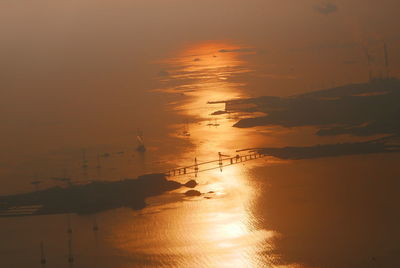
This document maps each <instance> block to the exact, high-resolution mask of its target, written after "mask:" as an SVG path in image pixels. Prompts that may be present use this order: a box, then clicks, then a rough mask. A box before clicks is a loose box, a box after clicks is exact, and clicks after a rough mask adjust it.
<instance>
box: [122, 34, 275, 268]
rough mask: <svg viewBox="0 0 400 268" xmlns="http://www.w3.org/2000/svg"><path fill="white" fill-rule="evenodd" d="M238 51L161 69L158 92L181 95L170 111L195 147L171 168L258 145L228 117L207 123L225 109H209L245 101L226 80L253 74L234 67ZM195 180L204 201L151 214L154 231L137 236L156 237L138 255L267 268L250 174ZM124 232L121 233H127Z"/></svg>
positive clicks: (218, 50)
mask: <svg viewBox="0 0 400 268" xmlns="http://www.w3.org/2000/svg"><path fill="white" fill-rule="evenodd" d="M240 48H241V47H240V46H237V45H232V44H229V43H224V42H221V43H216V42H212V43H202V44H199V45H195V46H191V47H189V48H187V49H185V50H184V51H182V52H180V53H179V54H178V56H177V57H175V58H172V59H168V60H165V61H164V62H163V64H164V65H165V66H166V67H167V71H163V76H162V77H161V78H160V80H161V81H162V82H163V83H164V87H163V88H162V91H164V92H170V93H178V94H183V95H184V98H182V99H181V101H180V102H177V103H174V105H172V108H173V110H174V111H175V112H176V113H178V114H180V115H182V116H183V117H185V118H188V119H190V123H188V125H189V126H188V127H189V129H190V131H189V132H190V136H189V135H186V137H182V138H188V139H189V140H190V142H191V144H193V145H194V146H193V148H189V149H187V150H186V152H184V153H183V154H184V155H183V157H179V159H184V160H182V161H180V160H175V161H178V162H176V163H175V165H178V166H185V165H190V164H192V162H191V161H193V160H192V159H194V157H197V159H198V160H199V161H207V160H214V159H216V158H217V156H218V155H217V154H218V152H223V153H224V154H228V155H235V154H236V152H235V150H236V149H241V148H249V147H252V146H256V145H258V143H259V142H261V141H262V139H263V138H264V137H263V136H261V135H260V134H257V133H254V131H252V132H250V131H248V130H243V129H234V128H233V127H232V125H233V122H234V120H232V119H231V118H230V115H229V114H220V115H213V116H211V115H210V114H211V113H212V112H214V111H216V110H224V104H213V105H209V104H207V102H209V101H218V100H227V99H234V98H239V97H245V94H244V93H243V91H242V90H241V87H242V86H243V85H242V84H241V83H239V82H233V81H232V79H231V78H232V77H235V76H239V75H241V74H244V73H249V72H251V70H250V68H248V67H247V66H246V62H244V61H243V60H241V59H240V55H241V53H239V52H234V51H240V50H239V49H240ZM226 51H229V52H226ZM231 51H232V52H231ZM246 53H247V52H246ZM188 121H189V120H188ZM175 134H176V136H179V133H175ZM188 136H189V137H188ZM177 159H178V158H177ZM177 179H178V178H177ZM188 179H191V178H189V177H185V178H181V180H182V181H185V180H188ZM196 180H197V181H198V182H199V186H198V187H197V188H196V189H197V190H199V191H201V192H202V193H203V196H201V197H196V198H184V199H185V202H181V203H178V205H176V206H174V208H173V209H171V210H167V211H164V212H160V213H156V214H151V216H149V217H152V219H153V223H152V224H151V225H147V226H146V227H141V228H144V230H137V231H136V232H135V235H136V236H137V233H143V234H147V235H148V234H153V235H154V234H156V235H154V237H148V236H146V235H142V236H143V237H142V240H141V241H142V245H143V244H144V245H145V247H141V252H142V254H155V255H157V256H159V257H160V258H161V259H163V257H161V256H164V257H165V256H168V259H169V261H170V262H169V263H167V264H164V263H163V264H161V265H160V266H165V267H168V266H173V267H261V266H264V267H265V265H266V263H270V262H269V261H268V257H267V256H265V252H267V251H268V250H270V249H271V248H272V245H271V238H272V237H273V236H274V233H273V232H271V231H266V230H262V229H261V230H260V229H257V223H256V222H257V219H254V218H253V217H252V215H251V213H250V211H251V209H250V207H251V204H252V200H253V199H254V198H255V194H256V191H255V189H254V185H253V184H252V181H251V176H249V169H248V167H246V166H244V165H242V164H238V165H234V166H230V167H226V168H225V167H224V168H223V170H222V171H220V170H218V169H216V170H211V171H208V172H204V173H200V174H199V176H198V177H197V178H196ZM180 191H181V192H182V191H185V189H183V190H180ZM149 209H151V208H149ZM126 224H127V226H124V227H122V228H128V226H129V223H126ZM128 236H129V235H128ZM125 239H126V241H122V240H120V241H119V242H118V244H119V245H120V247H122V248H123V249H124V250H126V251H127V252H129V251H135V252H137V250H138V247H137V243H138V242H137V241H134V240H130V239H129V238H125ZM172 263H173V265H171V264H172Z"/></svg>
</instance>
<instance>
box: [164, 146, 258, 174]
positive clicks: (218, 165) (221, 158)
mask: <svg viewBox="0 0 400 268" xmlns="http://www.w3.org/2000/svg"><path fill="white" fill-rule="evenodd" d="M262 157H265V155H264V154H260V153H258V152H252V153H249V154H244V155H239V154H238V155H235V156H229V155H223V154H222V153H220V152H219V153H218V159H216V160H211V161H204V162H198V161H197V158H195V159H194V164H193V165H190V166H185V167H178V168H174V169H171V170H168V171H167V172H165V174H166V175H167V176H168V177H176V176H183V175H190V174H194V175H195V176H196V177H197V174H198V173H199V172H204V171H208V170H214V169H219V170H220V171H221V172H222V168H223V167H227V166H231V165H235V164H240V163H243V162H247V161H251V160H256V159H259V158H262Z"/></svg>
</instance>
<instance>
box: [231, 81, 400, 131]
mask: <svg viewBox="0 0 400 268" xmlns="http://www.w3.org/2000/svg"><path fill="white" fill-rule="evenodd" d="M399 103H400V80H398V79H395V78H390V79H375V80H373V81H371V82H370V83H363V84H351V85H345V86H340V87H336V88H330V89H325V90H319V91H314V92H310V93H306V94H300V95H294V96H290V97H276V96H264V97H259V98H251V99H241V100H231V101H225V104H226V112H250V113H252V112H262V113H265V114H266V115H265V116H261V117H253V118H246V119H242V120H240V121H239V122H237V123H236V124H235V125H234V126H235V127H239V128H247V127H255V126H271V125H279V126H283V127H301V126H315V127H317V128H318V129H319V130H318V131H317V133H316V134H317V135H319V136H328V135H339V134H351V135H355V136H370V135H376V134H400V120H399V118H400V105H399Z"/></svg>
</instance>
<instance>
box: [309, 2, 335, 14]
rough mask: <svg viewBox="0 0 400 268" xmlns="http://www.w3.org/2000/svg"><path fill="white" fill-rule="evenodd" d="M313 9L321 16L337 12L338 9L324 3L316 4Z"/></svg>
mask: <svg viewBox="0 0 400 268" xmlns="http://www.w3.org/2000/svg"><path fill="white" fill-rule="evenodd" d="M314 9H315V10H316V11H317V12H319V13H321V14H323V15H329V14H331V13H335V12H337V11H338V7H337V6H336V5H335V4H334V3H329V2H328V3H324V4H318V5H316V6H314Z"/></svg>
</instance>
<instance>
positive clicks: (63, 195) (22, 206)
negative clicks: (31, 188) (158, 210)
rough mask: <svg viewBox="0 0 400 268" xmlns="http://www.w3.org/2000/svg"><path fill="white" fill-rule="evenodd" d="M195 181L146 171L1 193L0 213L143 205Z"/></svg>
mask: <svg viewBox="0 0 400 268" xmlns="http://www.w3.org/2000/svg"><path fill="white" fill-rule="evenodd" d="M196 185H197V183H196V182H195V181H193V180H192V181H189V182H188V183H186V184H184V185H183V184H181V183H179V182H175V181H169V180H167V179H166V176H165V174H149V175H143V176H139V177H138V178H136V179H126V180H122V181H117V182H107V181H96V182H91V183H88V184H85V185H71V186H70V187H67V188H62V187H53V188H49V189H46V190H42V191H36V192H30V193H25V194H17V195H9V196H0V217H10V216H26V215H45V214H59V213H77V214H91V213H96V212H100V211H104V210H108V209H114V208H120V207H129V208H132V209H135V210H137V209H142V208H144V207H145V206H146V202H145V200H146V198H148V197H151V196H156V195H160V194H162V193H164V192H167V191H171V190H175V189H178V188H180V187H182V186H187V187H189V188H193V187H195V186H196Z"/></svg>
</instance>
